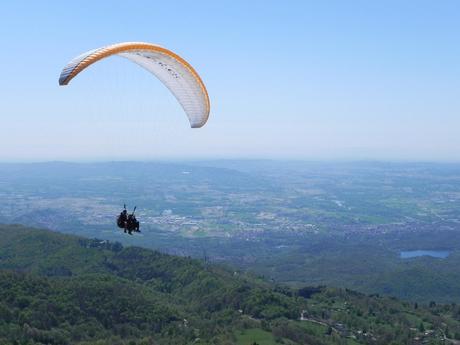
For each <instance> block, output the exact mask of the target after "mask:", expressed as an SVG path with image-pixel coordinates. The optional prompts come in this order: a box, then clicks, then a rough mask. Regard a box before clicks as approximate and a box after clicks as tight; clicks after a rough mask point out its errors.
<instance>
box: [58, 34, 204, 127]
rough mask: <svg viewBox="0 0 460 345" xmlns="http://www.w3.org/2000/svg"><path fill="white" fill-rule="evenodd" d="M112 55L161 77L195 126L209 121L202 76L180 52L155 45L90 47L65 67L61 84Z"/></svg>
mask: <svg viewBox="0 0 460 345" xmlns="http://www.w3.org/2000/svg"><path fill="white" fill-rule="evenodd" d="M112 55H119V56H122V57H124V58H127V59H129V60H131V61H133V62H134V63H136V64H138V65H139V66H141V67H144V68H145V69H146V70H148V71H149V72H151V73H153V74H154V75H155V76H156V77H157V78H158V79H160V81H161V82H162V83H163V84H164V85H165V86H166V87H167V88H168V89H169V90H170V91H171V92H172V94H173V95H174V96H175V97H176V99H177V100H178V101H179V103H180V104H181V106H182V108H183V109H184V111H185V113H186V114H187V117H188V119H189V121H190V125H191V127H192V128H199V127H202V126H203V125H204V124H205V123H206V121H207V120H208V117H209V111H210V105H209V96H208V92H207V91H206V87H205V86H204V84H203V81H202V80H201V78H200V76H199V75H198V73H196V71H195V70H194V69H193V67H192V66H191V65H190V64H189V63H188V62H187V61H185V60H184V59H182V58H181V57H180V56H179V55H177V54H175V53H173V52H172V51H170V50H168V49H165V48H162V47H160V46H158V45H155V44H150V43H142V42H125V43H118V44H112V45H109V46H105V47H102V48H98V49H94V50H90V51H88V52H86V53H83V54H81V55H79V56H77V57H76V58H74V59H73V60H71V61H70V62H69V63H68V64H67V66H65V67H64V69H63V70H62V72H61V76H60V78H59V84H60V85H67V84H68V83H69V82H70V81H71V80H72V79H73V78H74V77H75V76H76V75H77V74H78V73H80V72H81V71H83V70H84V69H85V68H86V67H88V66H90V65H92V64H93V63H95V62H97V61H99V60H101V59H103V58H106V57H109V56H112Z"/></svg>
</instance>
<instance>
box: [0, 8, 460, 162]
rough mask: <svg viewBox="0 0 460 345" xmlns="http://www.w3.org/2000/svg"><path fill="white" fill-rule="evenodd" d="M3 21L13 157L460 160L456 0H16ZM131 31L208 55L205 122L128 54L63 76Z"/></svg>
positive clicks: (7, 140)
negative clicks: (197, 125) (72, 63)
mask: <svg viewBox="0 0 460 345" xmlns="http://www.w3.org/2000/svg"><path fill="white" fill-rule="evenodd" d="M0 34H1V37H2V41H3V49H2V54H0V72H1V78H0V92H1V94H2V97H1V100H0V114H1V116H2V129H3V131H2V135H1V136H0V160H1V161H18V160H19V161H21V160H34V161H40V160H99V159H102V160H106V159H165V158H174V159H175V158H226V157H231V158H236V157H238V158H284V159H315V160H316V159H378V160H387V159H388V160H440V161H444V160H448V161H459V160H460V135H459V129H460V63H459V62H460V59H459V58H460V44H459V37H460V2H458V1H311V2H309V1H283V2H281V1H277V2H275V1H252V2H249V1H219V2H216V1H198V0H197V1H167V2H165V1H162V2H156V1H97V2H96V1H78V2H64V1H40V2H33V1H29V2H25V1H10V2H6V1H5V2H2V3H1V4H0ZM123 41H146V42H152V43H157V44H161V45H163V46H164V47H166V48H169V49H171V50H173V51H175V52H176V53H178V54H180V55H182V56H183V57H184V58H185V59H186V60H187V61H189V62H190V63H191V64H192V65H193V66H194V67H195V69H196V70H197V71H198V73H199V74H200V75H201V77H202V79H203V80H204V82H205V84H206V85H207V88H208V91H209V94H210V98H211V116H210V120H209V122H208V124H207V125H206V126H205V127H204V128H202V129H199V130H192V129H190V128H189V127H188V122H187V120H186V117H185V115H184V113H183V112H182V109H181V108H180V106H179V105H178V104H177V102H176V101H175V99H174V97H173V96H172V95H171V94H170V93H169V92H168V90H166V88H165V87H164V86H163V85H161V83H160V82H158V81H157V80H155V79H154V78H153V77H152V76H151V75H149V74H148V73H147V72H145V71H144V70H142V69H140V68H138V67H137V66H135V65H134V64H131V63H129V62H128V61H125V60H123V59H120V58H116V57H114V58H110V59H107V60H104V61H102V62H100V63H99V64H97V65H95V66H92V67H91V68H90V69H88V70H87V71H85V73H82V74H81V75H79V76H78V78H76V79H75V80H74V81H72V83H71V84H70V85H69V86H68V87H64V88H63V87H59V86H58V82H57V80H58V77H59V73H60V70H61V68H62V67H63V66H64V65H65V64H66V63H67V62H68V61H69V60H70V59H71V58H73V57H74V56H76V55H78V54H80V53H81V52H84V51H86V50H89V49H93V48H96V47H100V46H103V45H106V44H111V43H116V42H123Z"/></svg>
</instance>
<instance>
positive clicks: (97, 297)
mask: <svg viewBox="0 0 460 345" xmlns="http://www.w3.org/2000/svg"><path fill="white" fill-rule="evenodd" d="M446 339H447V341H448V342H450V341H449V339H460V307H458V306H456V305H436V304H435V303H431V304H430V305H428V306H421V305H416V304H412V303H406V302H401V301H398V300H396V299H391V298H387V297H380V296H366V295H363V294H359V293H355V292H353V291H349V290H340V289H334V288H326V287H305V288H302V289H299V290H293V289H289V288H286V287H282V286H273V285H271V284H269V283H267V282H265V281H263V280H261V279H259V278H256V277H252V276H249V275H246V274H242V273H239V272H235V271H233V270H231V269H227V268H223V267H219V266H211V265H207V264H206V263H204V262H200V261H198V260H194V259H190V258H182V257H175V256H170V255H165V254H161V253H159V252H155V251H151V250H146V249H141V248H137V247H127V248H123V247H122V246H121V245H120V244H118V243H111V242H107V241H101V240H95V239H84V238H79V237H75V236H68V235H62V234H58V233H54V232H50V231H46V230H37V229H31V228H25V227H22V226H17V225H15V226H12V225H4V226H0V344H101V345H102V344H130V345H132V344H171V345H172V344H181V345H182V344H229V345H230V344H235V345H252V344H253V343H254V342H255V343H258V344H260V345H265V344H267V345H270V344H291V345H294V344H391V343H393V344H418V343H430V344H438V343H439V344H444V343H445V342H446ZM451 342H454V340H452V341H451Z"/></svg>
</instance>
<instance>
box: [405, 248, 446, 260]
mask: <svg viewBox="0 0 460 345" xmlns="http://www.w3.org/2000/svg"><path fill="white" fill-rule="evenodd" d="M449 254H450V250H408V251H402V252H401V253H400V257H401V259H410V258H416V257H419V256H431V257H433V258H440V259H445V258H447V257H448V256H449Z"/></svg>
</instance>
